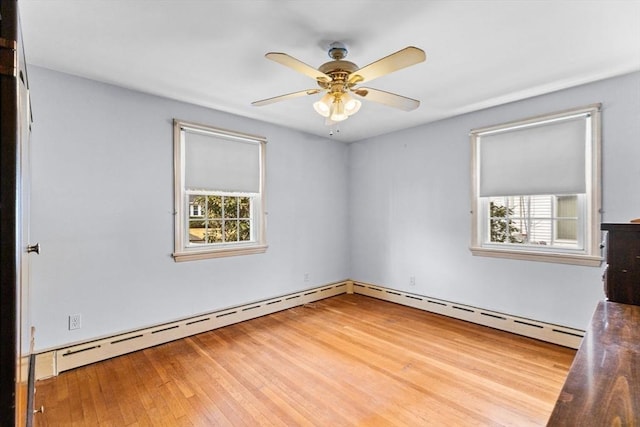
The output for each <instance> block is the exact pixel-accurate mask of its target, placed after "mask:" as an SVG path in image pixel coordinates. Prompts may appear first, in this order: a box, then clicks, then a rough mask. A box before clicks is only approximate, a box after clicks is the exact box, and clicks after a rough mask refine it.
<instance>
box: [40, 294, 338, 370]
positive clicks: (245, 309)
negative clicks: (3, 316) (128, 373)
mask: <svg viewBox="0 0 640 427" xmlns="http://www.w3.org/2000/svg"><path fill="white" fill-rule="evenodd" d="M346 292H347V282H346V281H345V282H339V283H334V284H330V285H325V286H321V287H318V288H315V289H312V290H309V289H307V290H304V291H301V292H297V293H294V294H289V295H285V296H281V297H277V298H271V299H268V300H264V301H259V302H252V303H249V304H246V305H243V306H238V307H233V308H228V309H224V310H220V311H216V312H212V313H207V314H203V315H199V316H196V317H191V318H187V319H182V320H179V321H175V322H171V323H165V324H162V325H157V326H154V327H150V328H146V329H140V330H135V331H130V332H128V333H123V334H118V335H115V336H110V337H106V338H101V339H97V340H92V341H90V342H84V343H81V344H76V345H73V346H68V347H64V348H60V349H56V350H52V351H49V352H45V353H41V354H39V355H38V357H41V358H42V359H43V360H44V359H49V358H52V359H53V363H52V364H51V365H49V366H50V368H51V370H45V369H42V370H41V371H40V372H39V375H38V379H42V378H46V377H50V376H55V375H58V374H59V373H60V372H64V371H67V370H70V369H73V368H77V367H80V366H84V365H88V364H91V363H94V362H99V361H101V360H106V359H110V358H112V357H116V356H120V355H123V354H126V353H131V352H134V351H137V350H142V349H145V348H148V347H153V346H156V345H159V344H164V343H167V342H170V341H175V340H177V339H180V338H185V337H188V336H191V335H196V334H199V333H202V332H207V331H211V330H214V329H218V328H221V327H224V326H228V325H231V324H234V323H239V322H244V321H246V320H250V319H254V318H256V317H261V316H265V315H267V314H271V313H275V312H278V311H282V310H286V309H289V308H293V307H297V306H301V305H305V304H309V303H312V302H315V301H319V300H322V299H325V298H329V297H332V296H336V295H340V294H344V293H346Z"/></svg>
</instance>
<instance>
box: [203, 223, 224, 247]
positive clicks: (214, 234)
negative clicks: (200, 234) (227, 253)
mask: <svg viewBox="0 0 640 427" xmlns="http://www.w3.org/2000/svg"><path fill="white" fill-rule="evenodd" d="M206 236H207V237H206V240H207V243H222V242H223V240H222V221H220V220H215V221H209V228H208V229H207V234H206Z"/></svg>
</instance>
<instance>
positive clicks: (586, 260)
mask: <svg viewBox="0 0 640 427" xmlns="http://www.w3.org/2000/svg"><path fill="white" fill-rule="evenodd" d="M470 249H471V253H472V254H473V255H476V256H486V257H492V258H507V259H520V260H525V261H540V262H554V263H558V264H573V265H582V266H587V267H599V266H600V265H601V264H602V258H601V257H599V256H593V255H585V254H570V253H550V252H537V251H536V252H533V251H524V250H508V249H493V248H482V247H472V248H470Z"/></svg>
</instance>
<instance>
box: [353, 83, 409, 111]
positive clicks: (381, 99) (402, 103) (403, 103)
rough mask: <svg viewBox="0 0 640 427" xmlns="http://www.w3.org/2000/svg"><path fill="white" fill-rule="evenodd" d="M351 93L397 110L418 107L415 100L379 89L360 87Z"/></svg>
mask: <svg viewBox="0 0 640 427" xmlns="http://www.w3.org/2000/svg"><path fill="white" fill-rule="evenodd" d="M353 93H354V94H356V95H358V96H361V97H363V98H364V99H366V100H368V101H373V102H377V103H380V104H384V105H388V106H389V107H394V108H399V109H401V110H404V111H411V110H415V109H416V108H418V107H419V106H420V101H418V100H416V99H411V98H407V97H406V96H401V95H396V94H395V93H391V92H385V91H383V90H379V89H371V88H368V87H361V88H358V89H355V90H353Z"/></svg>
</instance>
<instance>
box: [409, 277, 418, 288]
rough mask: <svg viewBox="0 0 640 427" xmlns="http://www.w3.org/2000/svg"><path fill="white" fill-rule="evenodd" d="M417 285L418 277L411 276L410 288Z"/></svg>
mask: <svg viewBox="0 0 640 427" xmlns="http://www.w3.org/2000/svg"><path fill="white" fill-rule="evenodd" d="M415 285H416V276H409V286H415Z"/></svg>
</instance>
